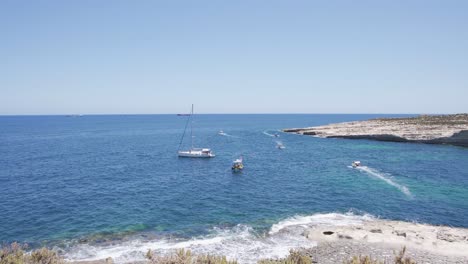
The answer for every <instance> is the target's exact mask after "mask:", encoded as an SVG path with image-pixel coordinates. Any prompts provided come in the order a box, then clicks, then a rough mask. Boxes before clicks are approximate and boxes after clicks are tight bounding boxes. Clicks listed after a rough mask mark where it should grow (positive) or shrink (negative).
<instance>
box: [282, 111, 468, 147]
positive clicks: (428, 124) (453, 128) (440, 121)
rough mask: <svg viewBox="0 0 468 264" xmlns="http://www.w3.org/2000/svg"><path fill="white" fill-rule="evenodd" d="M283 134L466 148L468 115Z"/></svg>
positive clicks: (360, 123)
mask: <svg viewBox="0 0 468 264" xmlns="http://www.w3.org/2000/svg"><path fill="white" fill-rule="evenodd" d="M283 132H287V133H296V134H301V135H311V136H317V137H324V138H349V139H372V140H379V141H394V142H416V143H428V144H449V145H455V146H463V147H468V114H455V115H421V116H417V117H408V118H377V119H370V120H366V121H355V122H345V123H337V124H330V125H325V126H317V127H307V128H293V129H284V130H283Z"/></svg>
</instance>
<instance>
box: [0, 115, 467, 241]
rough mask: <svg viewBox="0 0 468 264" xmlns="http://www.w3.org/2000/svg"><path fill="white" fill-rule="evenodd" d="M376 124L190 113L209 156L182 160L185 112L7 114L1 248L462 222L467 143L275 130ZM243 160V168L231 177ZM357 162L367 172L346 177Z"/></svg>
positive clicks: (0, 140) (1, 131)
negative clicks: (344, 217) (352, 222)
mask: <svg viewBox="0 0 468 264" xmlns="http://www.w3.org/2000/svg"><path fill="white" fill-rule="evenodd" d="M382 116H385V115H197V116H196V117H195V122H194V129H195V131H194V134H195V138H194V139H195V143H196V145H197V146H200V147H210V148H212V149H213V151H214V152H215V154H216V155H217V156H216V157H215V158H213V159H184V158H178V157H177V155H176V153H177V147H178V144H179V140H180V137H181V135H182V132H183V128H184V125H185V122H186V117H178V116H176V115H112V116H82V117H65V116H3V117H0V241H2V242H11V241H21V242H33V244H34V243H36V244H37V243H46V242H47V243H57V241H65V240H72V239H86V238H89V237H93V236H107V235H108V236H113V235H122V234H123V236H125V234H135V233H142V234H144V233H148V234H157V235H161V234H167V235H170V236H178V237H187V238H189V237H193V236H198V235H201V234H205V233H207V232H209V230H211V229H212V228H213V227H233V226H236V225H237V224H245V225H249V226H251V227H253V228H254V229H256V230H263V229H268V228H269V227H270V226H271V225H272V224H274V223H277V222H278V221H280V220H282V219H286V218H288V217H292V216H295V215H312V214H316V213H329V212H341V213H346V212H348V211H350V210H352V211H353V212H355V213H356V214H364V213H368V214H371V215H374V216H377V217H381V218H385V219H395V220H409V221H419V222H425V223H430V224H442V225H451V226H459V227H468V149H466V148H460V147H453V146H442V145H424V144H408V143H392V142H376V141H368V140H346V139H321V138H315V137H308V136H298V135H292V134H284V133H280V137H279V138H276V137H272V136H271V135H272V134H274V133H278V132H277V130H279V129H282V128H291V127H306V126H313V125H323V124H328V123H334V122H342V121H352V120H364V119H369V118H373V117H382ZM387 116H388V115H387ZM391 116H396V115H391ZM219 130H223V131H224V132H225V133H227V134H228V136H221V135H218V134H217V133H218V131H219ZM275 141H281V142H282V143H283V144H284V145H285V147H286V148H285V149H283V150H279V149H277V148H275V146H276V142H275ZM186 143H188V142H186ZM185 146H187V144H185ZM241 155H242V156H243V157H244V162H245V166H246V168H245V170H244V171H243V172H242V173H240V174H232V173H231V170H230V165H231V162H232V160H234V159H236V158H238V157H239V156H241ZM353 160H361V162H362V163H363V164H365V165H366V166H367V167H368V168H367V169H368V170H367V171H363V170H354V169H350V168H349V167H348V166H349V165H350V164H351V162H352V161H353Z"/></svg>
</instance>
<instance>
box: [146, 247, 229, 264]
mask: <svg viewBox="0 0 468 264" xmlns="http://www.w3.org/2000/svg"><path fill="white" fill-rule="evenodd" d="M146 258H147V259H148V260H149V263H151V264H237V261H235V260H234V261H229V260H227V259H226V257H225V256H213V255H198V256H194V255H192V252H191V251H190V250H184V249H180V250H178V251H177V252H175V253H173V254H170V255H165V256H157V255H155V254H154V253H153V252H152V251H151V250H148V252H147V253H146Z"/></svg>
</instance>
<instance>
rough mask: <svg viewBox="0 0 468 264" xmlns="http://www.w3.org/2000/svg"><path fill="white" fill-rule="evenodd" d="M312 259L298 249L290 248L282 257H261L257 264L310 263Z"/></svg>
mask: <svg viewBox="0 0 468 264" xmlns="http://www.w3.org/2000/svg"><path fill="white" fill-rule="evenodd" d="M311 263H312V259H311V258H310V257H309V256H308V255H305V254H303V253H301V252H300V251H296V250H290V251H289V255H288V256H287V257H286V258H282V259H262V260H259V261H258V264H311Z"/></svg>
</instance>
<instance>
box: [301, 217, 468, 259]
mask: <svg viewBox="0 0 468 264" xmlns="http://www.w3.org/2000/svg"><path fill="white" fill-rule="evenodd" d="M303 235H304V236H305V237H307V238H308V239H310V240H313V241H317V246H316V247H313V248H309V249H304V252H305V253H306V254H308V255H310V256H311V257H312V259H314V260H315V261H316V262H317V263H323V264H331V263H343V262H344V261H347V260H349V259H350V258H352V256H359V255H361V256H362V255H366V256H371V257H372V258H374V259H378V260H379V261H383V262H385V263H393V262H392V260H393V259H394V257H395V255H396V254H397V253H398V252H399V251H401V250H402V248H403V247H405V248H406V255H407V256H408V257H411V259H413V260H414V261H415V262H416V263H468V229H466V228H455V227H448V226H433V225H426V224H418V223H410V222H402V221H390V220H372V221H368V222H364V223H362V224H357V225H348V226H341V227H336V226H330V227H327V226H321V227H314V228H309V229H307V230H305V231H304V233H303Z"/></svg>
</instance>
